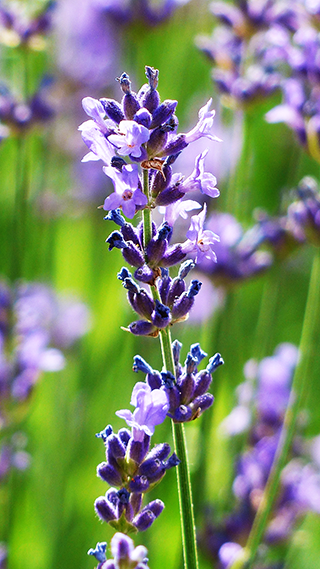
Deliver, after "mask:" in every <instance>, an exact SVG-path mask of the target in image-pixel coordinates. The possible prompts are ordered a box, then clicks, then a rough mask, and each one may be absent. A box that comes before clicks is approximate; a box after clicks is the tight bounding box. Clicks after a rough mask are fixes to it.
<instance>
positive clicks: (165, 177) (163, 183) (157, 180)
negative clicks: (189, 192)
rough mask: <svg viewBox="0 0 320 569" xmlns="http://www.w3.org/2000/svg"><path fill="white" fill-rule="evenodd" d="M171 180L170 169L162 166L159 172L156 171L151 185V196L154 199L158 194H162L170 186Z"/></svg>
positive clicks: (164, 165)
mask: <svg viewBox="0 0 320 569" xmlns="http://www.w3.org/2000/svg"><path fill="white" fill-rule="evenodd" d="M171 178H172V168H171V167H170V166H168V165H166V164H165V162H164V164H163V166H162V169H161V170H157V172H156V173H155V175H154V178H153V180H152V183H151V186H150V187H151V195H152V197H153V198H155V197H156V196H157V195H158V194H160V192H163V191H164V190H165V189H166V188H167V187H168V186H169V184H170V182H171Z"/></svg>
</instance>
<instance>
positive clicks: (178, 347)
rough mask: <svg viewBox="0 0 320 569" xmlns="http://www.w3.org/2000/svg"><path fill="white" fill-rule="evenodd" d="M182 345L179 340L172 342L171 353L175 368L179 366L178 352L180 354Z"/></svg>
mask: <svg viewBox="0 0 320 569" xmlns="http://www.w3.org/2000/svg"><path fill="white" fill-rule="evenodd" d="M181 348H182V344H181V342H179V340H174V341H173V342H172V352H173V359H174V364H175V366H177V365H178V364H179V358H180V352H181Z"/></svg>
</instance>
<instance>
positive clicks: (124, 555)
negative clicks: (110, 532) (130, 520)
mask: <svg viewBox="0 0 320 569" xmlns="http://www.w3.org/2000/svg"><path fill="white" fill-rule="evenodd" d="M110 546H111V553H112V555H113V559H108V561H107V559H106V547H107V544H106V543H105V542H102V543H97V545H96V547H95V549H89V551H88V555H93V556H94V557H95V558H96V559H97V561H99V565H98V569H120V568H121V569H122V568H123V569H149V568H148V565H147V563H148V560H147V557H146V555H147V553H148V551H147V549H146V548H145V547H144V546H143V545H138V546H137V547H134V544H133V541H132V539H131V538H130V537H128V536H126V535H125V534H123V533H119V532H117V533H115V534H114V536H113V538H112V539H111V544H110Z"/></svg>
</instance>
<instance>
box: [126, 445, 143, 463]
mask: <svg viewBox="0 0 320 569" xmlns="http://www.w3.org/2000/svg"><path fill="white" fill-rule="evenodd" d="M128 453H129V458H130V459H131V460H133V461H134V462H136V463H137V464H141V462H142V461H143V459H144V457H145V456H146V454H147V451H146V448H145V444H144V441H142V442H141V441H135V440H133V439H131V440H130V443H129V450H128Z"/></svg>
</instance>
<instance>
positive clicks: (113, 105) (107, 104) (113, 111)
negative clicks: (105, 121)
mask: <svg viewBox="0 0 320 569" xmlns="http://www.w3.org/2000/svg"><path fill="white" fill-rule="evenodd" d="M100 103H102V106H103V108H104V110H105V112H106V115H107V116H108V117H109V119H111V120H113V121H114V122H115V123H117V124H119V122H121V121H123V120H124V119H125V116H124V114H123V111H122V108H121V105H120V104H119V103H118V102H117V101H115V100H114V99H100Z"/></svg>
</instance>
